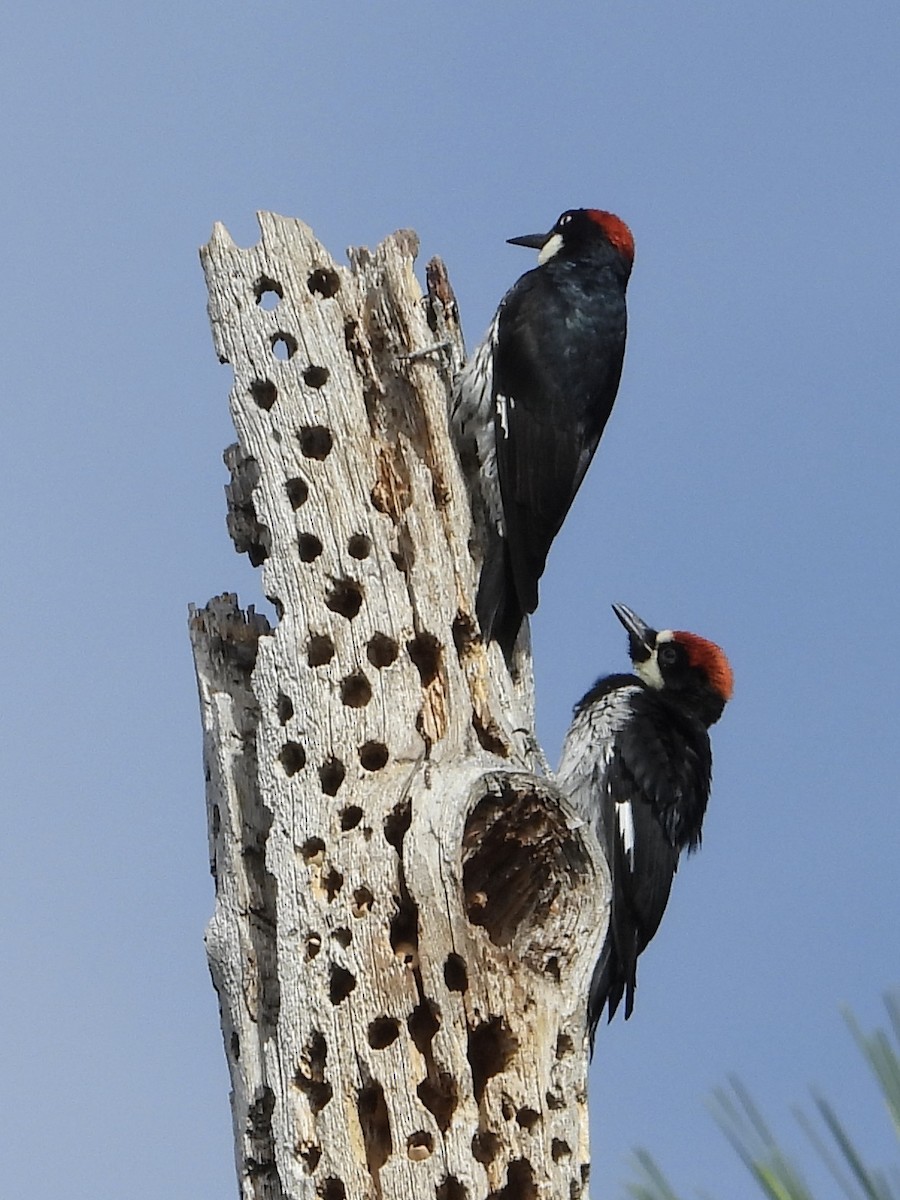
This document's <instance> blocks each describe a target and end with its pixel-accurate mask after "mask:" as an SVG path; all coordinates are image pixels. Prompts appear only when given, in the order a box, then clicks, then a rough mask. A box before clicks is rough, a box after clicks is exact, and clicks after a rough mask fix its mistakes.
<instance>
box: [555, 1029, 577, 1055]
mask: <svg viewBox="0 0 900 1200" xmlns="http://www.w3.org/2000/svg"><path fill="white" fill-rule="evenodd" d="M574 1053H575V1043H574V1042H573V1041H572V1039H571V1038H570V1037H569V1035H568V1034H567V1033H561V1034H560V1035H559V1036H558V1037H557V1039H556V1057H557V1058H568V1057H569V1055H570V1054H574Z"/></svg>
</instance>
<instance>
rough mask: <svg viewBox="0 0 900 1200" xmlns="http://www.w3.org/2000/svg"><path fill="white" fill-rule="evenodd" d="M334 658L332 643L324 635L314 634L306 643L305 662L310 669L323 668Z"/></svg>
mask: <svg viewBox="0 0 900 1200" xmlns="http://www.w3.org/2000/svg"><path fill="white" fill-rule="evenodd" d="M333 658H334V642H333V641H332V640H331V638H330V637H328V636H327V635H326V634H324V633H314V634H313V635H312V637H311V638H310V639H309V641H308V642H307V643H306V661H307V662H308V663H309V665H310V666H311V667H324V666H325V664H326V663H330V662H331V660H332V659H333Z"/></svg>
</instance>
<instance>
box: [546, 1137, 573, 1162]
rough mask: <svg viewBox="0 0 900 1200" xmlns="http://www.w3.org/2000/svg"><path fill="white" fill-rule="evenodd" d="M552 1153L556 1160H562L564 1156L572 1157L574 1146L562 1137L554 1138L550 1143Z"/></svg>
mask: <svg viewBox="0 0 900 1200" xmlns="http://www.w3.org/2000/svg"><path fill="white" fill-rule="evenodd" d="M550 1153H551V1154H552V1155H553V1161H554V1162H561V1161H562V1160H563V1159H564V1158H571V1157H572V1147H571V1146H570V1145H569V1143H568V1142H564V1141H563V1140H562V1138H554V1139H553V1141H552V1142H551V1143H550Z"/></svg>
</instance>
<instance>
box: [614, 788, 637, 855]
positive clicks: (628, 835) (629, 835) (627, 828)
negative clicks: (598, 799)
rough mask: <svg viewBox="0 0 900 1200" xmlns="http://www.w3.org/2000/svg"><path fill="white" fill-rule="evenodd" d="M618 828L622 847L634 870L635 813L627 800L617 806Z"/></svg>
mask: <svg viewBox="0 0 900 1200" xmlns="http://www.w3.org/2000/svg"><path fill="white" fill-rule="evenodd" d="M616 828H617V829H618V831H619V837H620V838H621V839H622V847H623V849H624V851H625V857H626V858H627V859H628V866H629V868H630V869H631V870H632V871H633V870H634V812H633V811H632V808H631V801H630V800H626V801H625V802H624V804H617V805H616Z"/></svg>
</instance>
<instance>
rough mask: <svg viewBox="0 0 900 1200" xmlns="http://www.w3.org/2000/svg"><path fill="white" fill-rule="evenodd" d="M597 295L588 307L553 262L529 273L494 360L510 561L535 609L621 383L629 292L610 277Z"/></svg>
mask: <svg viewBox="0 0 900 1200" xmlns="http://www.w3.org/2000/svg"><path fill="white" fill-rule="evenodd" d="M597 293H598V294H597V296H596V297H594V298H593V299H592V301H591V304H590V307H589V308H588V307H587V306H586V305H585V304H584V303H582V302H581V300H580V293H579V292H573V291H572V290H571V289H570V288H568V287H567V281H566V276H565V275H562V276H560V277H559V278H556V277H554V276H552V275H551V274H550V269H549V264H548V266H547V267H544V268H542V269H541V270H540V271H531V272H529V273H528V274H527V275H523V276H522V278H521V279H520V280H519V282H518V283H517V284H516V286H515V288H514V289H513V291H512V293H510V297H509V303H507V304H505V305H504V307H503V309H502V310H501V312H500V318H499V319H500V334H499V338H498V342H497V350H496V352H495V357H494V394H495V404H496V410H495V414H494V424H495V433H496V445H497V470H498V475H499V480H500V491H501V495H502V499H503V517H504V533H505V538H506V542H507V548H506V549H507V555H508V567H509V572H510V575H511V580H512V585H513V587H514V590H515V594H516V597H517V600H518V604H519V607H520V609H521V611H522V612H523V613H526V612H529V613H530V612H534V610H535V608H537V602H538V586H537V585H538V580H539V579H540V577H541V575H542V574H543V571H544V564H545V563H546V559H547V553H548V551H549V549H550V545H551V543H552V542H553V539H554V538H555V537H556V535H557V533H558V532H559V530H560V527H561V526H562V523H563V521H564V520H565V516H566V513H567V512H568V511H569V507H570V506H571V504H572V501H573V499H574V498H575V493H576V492H577V491H578V488H579V487H580V485H581V481H582V479H583V478H584V475H585V472H586V471H587V469H588V466H589V465H590V461H591V459H592V457H593V455H594V451H595V450H596V448H597V443H598V442H599V440H600V435H601V434H602V433H603V428H604V426H605V425H606V421H607V419H608V417H609V414H610V412H611V410H612V406H613V401H614V400H615V396H616V390H617V388H618V386H619V377H620V375H621V372H622V360H623V356H624V351H625V296H624V289H623V288H622V286H621V284H619V283H616V282H615V281H613V280H612V279H610V280H609V281H608V286H606V287H605V288H601V287H598V288H597ZM513 300H514V301H515V302H514V303H513ZM563 349H564V351H565V352H564V353H563Z"/></svg>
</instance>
